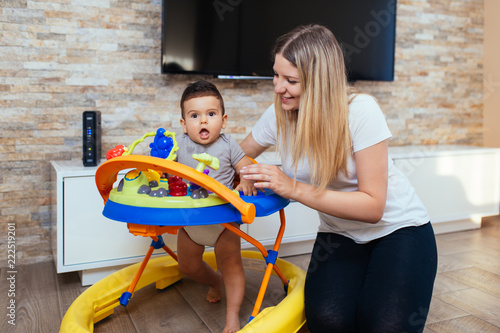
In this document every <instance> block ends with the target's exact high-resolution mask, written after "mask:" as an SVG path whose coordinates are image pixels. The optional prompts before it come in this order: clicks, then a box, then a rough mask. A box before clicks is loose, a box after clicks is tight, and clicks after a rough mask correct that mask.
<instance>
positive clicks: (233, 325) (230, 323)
mask: <svg viewBox="0 0 500 333" xmlns="http://www.w3.org/2000/svg"><path fill="white" fill-rule="evenodd" d="M240 328H241V327H240V318H239V316H238V314H237V313H228V314H227V316H226V327H224V330H223V331H222V333H235V332H238V331H239V330H240Z"/></svg>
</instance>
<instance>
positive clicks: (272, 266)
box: [96, 155, 289, 321]
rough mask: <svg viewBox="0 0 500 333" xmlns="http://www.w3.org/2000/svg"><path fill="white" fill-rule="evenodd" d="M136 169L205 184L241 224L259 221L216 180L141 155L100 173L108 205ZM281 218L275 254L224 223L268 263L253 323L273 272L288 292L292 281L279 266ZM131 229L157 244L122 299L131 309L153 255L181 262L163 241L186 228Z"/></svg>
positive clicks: (113, 161)
mask: <svg viewBox="0 0 500 333" xmlns="http://www.w3.org/2000/svg"><path fill="white" fill-rule="evenodd" d="M129 168H135V169H137V170H139V171H147V170H149V169H153V170H158V171H162V172H166V173H170V174H175V175H178V176H180V177H182V178H184V179H186V180H188V181H193V182H195V183H198V184H203V187H204V188H206V189H208V190H210V191H212V192H214V193H215V194H217V195H218V196H219V197H221V198H223V199H225V200H226V201H228V202H229V203H230V204H232V205H233V206H234V207H235V208H236V209H237V210H238V211H239V212H240V213H241V220H242V222H243V223H252V222H253V220H254V218H255V206H254V205H253V204H249V203H246V202H244V201H243V200H242V199H241V198H240V197H239V196H238V195H237V194H235V193H234V192H233V191H231V190H230V189H228V188H227V187H225V186H223V185H222V184H220V183H219V182H217V181H216V180H214V179H213V178H211V177H209V176H207V175H205V174H203V173H200V172H198V171H196V170H194V169H192V168H189V167H186V166H184V165H182V164H180V163H177V162H173V161H170V160H165V159H158V158H152V157H149V156H141V155H129V156H119V157H115V158H113V159H111V160H108V161H106V162H105V163H103V164H102V165H101V166H100V167H99V169H98V170H97V173H96V185H97V188H98V190H99V193H100V194H101V196H102V198H103V200H104V203H106V201H107V200H108V198H109V194H110V192H111V190H112V188H113V184H114V182H115V181H116V179H117V175H118V172H119V171H121V170H123V169H129ZM279 215H280V228H279V231H278V234H277V237H276V241H275V243H274V246H273V249H272V250H269V251H268V250H266V249H265V248H264V246H263V245H262V244H261V243H260V242H259V241H257V240H256V239H254V238H253V237H251V236H250V235H248V234H247V233H245V232H243V231H241V230H240V229H238V228H236V227H234V226H233V225H231V224H230V223H221V224H222V225H223V226H224V227H225V228H226V229H229V230H230V231H232V232H233V233H235V234H236V235H238V236H240V237H241V238H243V239H245V240H246V241H248V242H249V243H251V244H252V245H254V246H255V247H256V248H257V249H258V250H259V251H260V253H261V254H262V255H263V257H264V259H265V261H266V264H267V266H266V271H265V273H264V278H263V280H262V283H261V287H260V290H259V293H258V295H257V300H256V301H255V305H254V308H253V311H252V315H251V317H250V319H249V321H251V320H252V319H253V318H255V316H257V315H258V313H259V311H260V308H261V306H262V301H263V299H264V295H265V292H266V289H267V286H268V284H269V279H270V277H271V274H272V271H273V270H274V271H275V273H276V275H277V276H278V277H279V278H280V279H281V281H282V283H283V285H284V287H285V291H286V290H287V288H288V283H289V281H288V280H287V279H286V277H285V276H284V274H283V273H282V272H281V270H280V269H279V268H278V266H277V265H276V259H277V256H278V250H279V247H280V245H281V241H282V239H283V234H284V232H285V224H286V222H285V213H284V209H283V208H282V209H280V210H279ZM127 227H128V229H129V232H130V233H132V234H133V235H135V236H144V237H151V239H152V240H153V241H152V243H151V245H150V247H149V250H148V251H147V253H146V255H145V257H144V259H143V260H142V263H141V265H140V267H139V269H138V271H137V273H136V275H135V277H134V278H133V280H132V282H131V284H130V286H129V288H128V290H127V292H125V293H123V294H122V296H121V297H120V304H122V305H127V304H128V301H129V299H130V297H131V296H132V294H133V292H134V290H135V288H136V286H137V283H138V282H139V279H140V278H141V275H142V273H143V272H144V269H145V268H146V265H147V263H148V261H149V260H150V258H151V255H152V254H153V251H154V250H155V249H160V248H163V250H165V252H167V253H168V254H169V255H170V256H171V257H172V258H173V259H175V260H176V261H177V255H176V254H175V253H174V252H173V251H172V250H171V249H170V248H169V247H168V246H167V245H165V243H164V242H163V239H162V237H161V235H162V234H164V233H169V234H176V233H177V230H178V229H180V228H182V227H183V226H182V225H181V226H179V225H167V226H158V225H143V224H136V223H127Z"/></svg>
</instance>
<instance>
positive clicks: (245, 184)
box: [236, 179, 257, 195]
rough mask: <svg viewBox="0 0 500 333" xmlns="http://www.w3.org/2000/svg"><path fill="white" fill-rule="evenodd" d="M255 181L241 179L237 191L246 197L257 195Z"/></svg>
mask: <svg viewBox="0 0 500 333" xmlns="http://www.w3.org/2000/svg"><path fill="white" fill-rule="evenodd" d="M253 183H254V181H252V180H248V179H240V183H239V184H238V186H236V190H237V191H242V192H243V194H244V195H257V188H255V186H253Z"/></svg>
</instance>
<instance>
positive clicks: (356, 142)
mask: <svg viewBox="0 0 500 333" xmlns="http://www.w3.org/2000/svg"><path fill="white" fill-rule="evenodd" d="M349 130H350V132H351V140H352V148H353V152H357V151H360V150H362V149H365V148H367V147H370V146H373V145H375V144H377V143H379V142H381V141H383V140H386V139H388V138H390V137H391V132H390V131H389V128H388V126H387V123H386V121H385V118H384V114H383V113H382V110H381V109H380V107H379V105H378V104H377V102H376V101H375V99H374V98H373V97H371V96H368V95H358V96H356V97H355V98H354V100H353V101H352V102H351V104H349ZM252 136H253V138H254V139H255V141H256V142H257V143H258V144H259V145H261V146H263V147H270V146H274V145H276V142H277V132H276V116H275V110H274V104H273V105H271V106H270V107H269V108H268V109H267V110H266V111H265V112H264V114H263V115H262V117H261V118H260V119H259V121H258V122H257V124H256V125H255V127H254V128H253V130H252ZM281 155H282V161H281V162H282V168H283V171H284V172H285V173H286V174H287V175H288V176H289V177H292V178H293V177H294V168H293V166H292V163H291V162H292V161H291V159H290V158H284V157H283V156H286V155H287V154H283V153H282V154H281ZM288 155H290V154H288ZM388 171H389V174H388V176H389V178H388V187H387V202H386V206H385V211H384V215H383V217H382V219H381V220H380V221H379V222H378V223H376V224H370V223H366V222H361V221H355V220H346V219H341V218H338V217H335V216H332V215H328V214H325V213H322V212H318V214H319V217H320V226H319V229H318V232H332V233H336V234H341V235H344V236H346V237H349V238H351V239H353V240H354V241H355V242H356V243H360V244H362V243H367V242H369V241H371V240H374V239H377V238H380V237H383V236H385V235H388V234H390V233H391V232H393V231H395V230H397V229H400V228H404V227H408V226H419V225H423V224H425V223H427V222H429V215H428V214H427V210H426V209H425V207H424V205H423V204H422V202H421V201H420V199H419V198H418V196H417V194H416V193H415V190H414V188H413V186H412V185H411V184H410V182H409V180H408V179H407V178H406V176H404V175H403V174H402V173H401V172H400V171H399V170H398V169H397V168H396V166H395V165H394V163H393V161H392V159H391V158H389V170H388ZM297 180H298V181H301V182H305V183H308V184H310V180H311V179H310V170H309V164H308V162H307V159H304V160H302V161H300V163H299V166H298V168H297ZM327 189H329V190H335V191H344V192H351V191H357V190H358V180H357V176H356V164H355V162H354V159H353V157H352V156H351V157H350V158H348V160H347V176H346V175H345V174H344V173H342V172H340V173H339V175H338V177H337V179H335V180H334V181H333V182H332V183H331V184H330V185H329V186H328V187H327ZM304 223H306V221H304Z"/></svg>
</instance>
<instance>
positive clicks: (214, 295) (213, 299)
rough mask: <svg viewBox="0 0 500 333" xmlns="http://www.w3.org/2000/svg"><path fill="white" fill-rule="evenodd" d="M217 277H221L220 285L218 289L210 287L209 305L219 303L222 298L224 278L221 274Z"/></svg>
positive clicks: (208, 294)
mask: <svg viewBox="0 0 500 333" xmlns="http://www.w3.org/2000/svg"><path fill="white" fill-rule="evenodd" d="M217 276H218V277H219V284H218V285H217V286H216V287H210V288H209V289H208V293H207V302H208V303H212V304H215V303H219V302H220V300H221V298H222V276H221V274H220V273H219V272H217Z"/></svg>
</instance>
